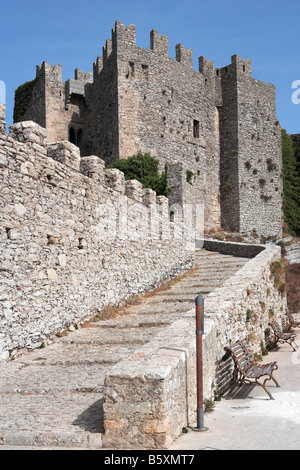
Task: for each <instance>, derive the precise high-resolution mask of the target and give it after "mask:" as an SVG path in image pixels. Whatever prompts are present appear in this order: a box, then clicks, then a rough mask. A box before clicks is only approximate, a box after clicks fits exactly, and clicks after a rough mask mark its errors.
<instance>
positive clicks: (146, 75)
mask: <svg viewBox="0 0 300 470" xmlns="http://www.w3.org/2000/svg"><path fill="white" fill-rule="evenodd" d="M142 72H143V76H144V78H148V73H149V67H148V65H142Z"/></svg>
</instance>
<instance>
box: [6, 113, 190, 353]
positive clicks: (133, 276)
mask: <svg viewBox="0 0 300 470" xmlns="http://www.w3.org/2000/svg"><path fill="white" fill-rule="evenodd" d="M46 138H47V133H46V130H45V129H43V128H42V127H40V126H38V125H37V124H35V123H33V122H23V123H19V124H15V125H13V126H11V128H10V133H9V135H8V136H6V135H4V134H2V135H1V136H0V188H1V191H0V194H1V199H0V204H1V219H0V325H1V328H0V358H1V359H7V358H8V356H9V355H10V354H14V352H15V351H16V350H18V349H22V348H36V347H38V346H39V345H41V343H42V342H43V341H46V340H47V339H48V338H49V337H51V335H52V334H54V333H56V332H57V331H62V330H63V329H65V328H66V327H68V326H69V325H71V324H73V325H74V324H76V323H80V322H82V321H83V320H84V319H87V318H89V317H91V316H92V315H93V314H94V313H95V312H96V311H98V310H101V309H102V308H103V307H105V306H107V305H111V304H113V305H116V304H118V303H120V302H122V301H124V300H125V299H126V298H128V297H130V296H132V295H135V294H139V293H141V292H143V291H145V290H147V289H150V288H153V287H155V286H158V285H159V284H160V283H161V281H162V280H164V279H168V278H171V277H173V276H175V275H177V274H179V273H182V272H184V271H186V270H187V269H189V268H190V267H192V266H193V263H194V248H195V244H194V240H193V237H190V235H187V233H186V229H185V227H184V226H183V225H180V224H178V225H177V226H176V227H175V226H174V224H173V223H170V221H169V216H168V201H167V199H166V198H164V197H156V194H155V192H154V191H152V190H149V189H145V190H143V189H142V187H141V184H140V183H138V182H137V181H129V182H125V180H124V175H123V173H121V172H119V171H118V170H105V169H104V162H103V161H102V160H100V159H99V158H98V157H97V156H90V157H85V158H80V154H79V149H78V148H77V147H76V146H74V145H73V144H71V143H69V142H59V143H54V144H47V142H46ZM170 253H172V256H171V257H170Z"/></svg>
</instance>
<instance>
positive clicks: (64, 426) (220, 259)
mask: <svg viewBox="0 0 300 470" xmlns="http://www.w3.org/2000/svg"><path fill="white" fill-rule="evenodd" d="M247 261H248V260H247V259H245V258H236V257H231V256H226V255H221V254H219V253H212V252H207V251H205V250H198V251H197V252H196V268H195V269H193V270H191V271H190V272H189V273H187V274H186V275H185V276H181V277H180V278H179V279H178V280H176V281H175V282H173V283H172V284H171V285H170V286H168V287H167V288H166V289H165V290H162V291H160V292H156V293H154V294H153V295H148V296H146V297H145V298H144V299H143V300H142V301H141V302H139V303H138V305H132V306H129V307H128V308H127V309H126V312H125V314H124V313H123V314H122V315H120V316H118V317H116V318H115V319H113V320H105V321H99V322H97V323H92V324H90V325H89V327H87V328H80V329H79V330H77V331H74V332H71V333H69V334H67V336H65V337H63V338H60V339H57V340H56V341H55V342H54V343H53V344H52V345H48V346H47V347H46V348H45V349H39V350H35V351H33V352H30V353H26V354H24V355H22V356H21V357H18V358H16V359H15V360H14V361H10V362H8V363H6V364H2V365H0V449H1V444H2V449H4V448H5V447H4V446H21V447H31V446H36V447H50V448H51V447H73V448H101V445H102V434H103V431H104V430H103V413H102V408H103V406H102V405H103V387H104V379H105V375H106V373H107V371H108V369H109V367H111V366H113V365H114V364H116V363H117V362H119V361H120V360H121V359H123V358H126V357H129V356H131V355H132V354H133V353H134V351H135V350H137V349H138V348H139V347H140V345H141V344H145V343H147V342H149V341H151V339H152V338H153V337H154V336H155V335H156V334H157V333H158V332H159V331H160V329H161V328H165V327H166V326H167V325H169V324H171V323H172V322H173V321H174V320H176V319H177V318H178V316H179V315H180V314H181V313H184V312H186V311H188V310H190V309H191V308H192V306H193V305H194V302H195V297H196V296H197V295H198V294H199V292H202V293H203V295H204V297H205V295H207V294H208V293H210V292H212V291H213V290H214V289H215V288H217V287H219V286H220V285H221V284H222V283H223V282H224V281H225V279H227V278H228V277H230V276H231V275H232V274H233V273H234V272H236V271H237V270H238V269H240V268H241V267H242V266H243V265H244V264H245V263H246V262H247Z"/></svg>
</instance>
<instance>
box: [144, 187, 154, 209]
mask: <svg viewBox="0 0 300 470" xmlns="http://www.w3.org/2000/svg"><path fill="white" fill-rule="evenodd" d="M143 203H144V204H145V205H146V206H151V205H152V204H155V203H156V192H155V191H153V189H150V188H145V189H143Z"/></svg>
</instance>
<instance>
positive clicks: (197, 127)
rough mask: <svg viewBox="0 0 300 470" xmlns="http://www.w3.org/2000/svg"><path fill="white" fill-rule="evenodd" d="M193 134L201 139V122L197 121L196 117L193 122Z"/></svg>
mask: <svg viewBox="0 0 300 470" xmlns="http://www.w3.org/2000/svg"><path fill="white" fill-rule="evenodd" d="M193 136H194V137H195V138H196V139H199V136H200V123H199V121H196V119H194V122H193Z"/></svg>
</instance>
